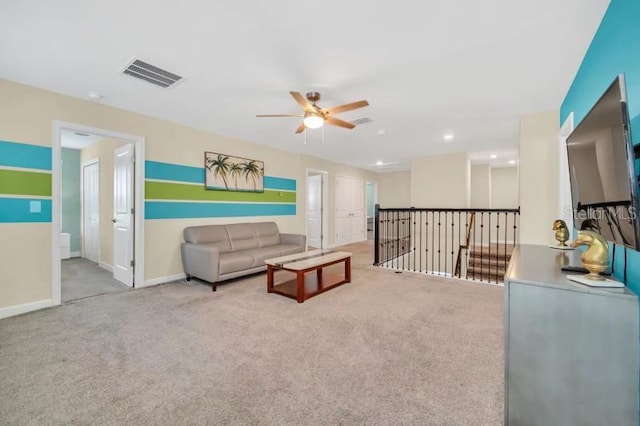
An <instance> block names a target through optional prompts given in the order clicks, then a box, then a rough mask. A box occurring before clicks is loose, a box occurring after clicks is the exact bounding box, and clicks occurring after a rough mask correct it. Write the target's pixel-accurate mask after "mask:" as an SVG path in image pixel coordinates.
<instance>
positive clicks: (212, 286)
mask: <svg viewBox="0 0 640 426" xmlns="http://www.w3.org/2000/svg"><path fill="white" fill-rule="evenodd" d="M217 286H218V285H217V284H216V283H211V291H216V287H217Z"/></svg>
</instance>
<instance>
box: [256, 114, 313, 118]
mask: <svg viewBox="0 0 640 426" xmlns="http://www.w3.org/2000/svg"><path fill="white" fill-rule="evenodd" d="M256 117H259V118H264V117H304V115H302V114H259V115H256Z"/></svg>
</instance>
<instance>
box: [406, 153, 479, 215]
mask: <svg viewBox="0 0 640 426" xmlns="http://www.w3.org/2000/svg"><path fill="white" fill-rule="evenodd" d="M470 169H471V166H470V165H469V159H468V158H467V154H466V153H464V152H463V153H456V154H449V155H438V156H432V157H424V158H417V159H414V160H413V161H412V162H411V205H412V206H413V207H418V208H419V207H437V208H465V207H469V204H470V195H469V194H470V192H471V191H470V178H471V171H470Z"/></svg>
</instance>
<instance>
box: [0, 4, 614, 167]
mask: <svg viewBox="0 0 640 426" xmlns="http://www.w3.org/2000/svg"><path fill="white" fill-rule="evenodd" d="M608 3H609V1H608V0H564V1H557V0H519V1H513V0H487V1H477V0H458V1H452V0H430V1H416V0H396V1H386V2H372V1H367V0H349V1H344V0H343V1H338V0H324V1H322V2H306V1H300V0H270V1H237V0H235V1H234V0H222V1H220V0H219V1H211V0H201V1H194V0H184V1H181V2H176V1H171V2H167V1H152V0H138V1H131V0H111V1H102V2H98V1H86V0H59V1H56V2H45V1H40V0H0V9H1V10H2V12H1V13H0V28H2V37H1V38H0V78H6V79H9V80H14V81H18V82H21V83H25V84H29V85H33V86H36V87H42V88H46V89H50V90H53V91H56V92H60V93H64V94H68V95H71V96H76V97H80V98H85V99H86V98H87V96H88V93H89V92H90V91H94V92H98V93H100V94H102V95H104V99H103V100H102V102H103V103H104V104H107V105H112V106H116V107H120V108H124V109H127V110H132V111H136V112H140V113H143V114H148V115H151V116H156V117H160V118H164V119H168V120H172V121H176V122H180V123H184V124H186V125H189V126H193V127H196V128H200V129H205V130H209V131H211V132H215V133H218V134H222V135H228V136H233V137H236V138H240V139H244V140H247V141H250V142H254V143H258V144H263V145H268V146H272V147H276V148H280V149H284V150H287V151H295V152H301V153H305V154H308V155H313V156H317V157H322V158H326V159H329V160H334V161H338V162H342V163H346V164H350V165H354V166H358V167H363V168H369V169H372V170H375V169H376V166H370V165H371V164H375V163H376V162H378V161H383V162H385V163H397V164H394V165H392V166H386V167H384V169H385V170H389V169H394V168H406V167H408V163H409V160H410V158H412V157H416V156H425V155H431V154H439V153H448V152H460V151H468V152H485V151H486V152H494V151H496V152H498V151H513V150H514V149H517V143H518V126H519V117H520V116H521V115H523V114H526V113H529V112H534V111H540V110H547V109H554V108H559V106H560V103H561V102H562V99H563V98H564V95H565V93H566V92H567V90H568V88H569V85H570V83H571V81H572V79H573V77H574V75H575V73H576V71H577V69H578V66H579V65H580V61H581V59H582V57H583V56H584V53H585V52H586V49H587V47H588V44H589V42H590V40H591V39H592V37H593V35H594V33H595V30H596V28H597V26H598V24H599V22H600V20H601V18H602V16H603V14H604V11H605V9H606V7H607V5H608ZM133 58H140V59H142V60H144V61H147V62H150V63H152V64H154V65H157V66H160V67H163V68H165V69H167V70H169V71H172V72H175V73H178V74H181V75H184V76H186V77H187V79H186V80H185V81H184V82H182V83H180V84H178V85H177V86H176V87H175V88H172V89H169V90H166V89H161V88H159V87H156V86H152V85H150V84H147V83H143V82H141V81H139V80H136V79H134V78H131V77H129V76H124V75H122V74H120V71H121V69H122V68H123V67H124V66H125V65H126V64H128V63H129V61H130V60H131V59H133ZM290 90H295V91H299V92H302V93H305V92H307V91H311V90H316V91H319V92H321V94H322V100H321V101H320V102H319V105H321V106H325V107H326V106H331V105H334V104H340V103H346V102H351V101H356V100H360V99H367V100H369V102H370V104H371V106H369V107H367V108H365V109H361V110H357V111H352V112H348V113H345V114H342V115H341V117H342V118H345V119H356V118H360V117H369V118H371V119H372V120H373V122H371V123H367V124H364V125H362V126H359V127H357V128H356V129H354V130H345V129H341V128H335V127H331V126H329V127H327V128H326V132H325V141H324V143H321V142H320V132H319V131H309V132H308V135H307V138H308V141H307V144H306V145H305V144H303V136H301V135H294V134H293V132H294V130H295V129H296V127H297V125H298V121H297V119H296V118H273V119H257V118H255V115H256V114H271V113H298V112H299V111H300V110H299V108H298V107H297V105H296V104H295V102H294V101H293V99H292V98H291V96H290V95H289V94H288V92H289V91H290ZM381 129H384V130H385V131H386V132H385V133H384V134H383V135H380V134H379V130H381ZM445 133H453V134H454V135H455V138H454V139H453V140H452V141H450V142H445V141H444V140H443V135H444V134H445Z"/></svg>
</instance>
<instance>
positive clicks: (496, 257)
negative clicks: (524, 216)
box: [374, 205, 520, 283]
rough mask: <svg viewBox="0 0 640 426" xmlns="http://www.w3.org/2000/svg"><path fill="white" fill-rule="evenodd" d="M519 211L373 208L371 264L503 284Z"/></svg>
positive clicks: (516, 234) (515, 237) (516, 229)
mask: <svg viewBox="0 0 640 426" xmlns="http://www.w3.org/2000/svg"><path fill="white" fill-rule="evenodd" d="M519 217H520V209H519V208H518V209H445V208H380V206H379V205H376V206H375V219H374V265H376V266H381V267H385V268H391V269H395V270H399V271H411V272H419V273H427V274H434V275H441V276H450V277H457V278H465V279H470V280H476V281H483V282H493V283H499V282H501V281H502V278H503V276H504V271H505V269H506V265H507V263H508V260H509V257H510V254H511V251H512V250H513V247H514V246H515V244H517V240H518V223H519Z"/></svg>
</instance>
